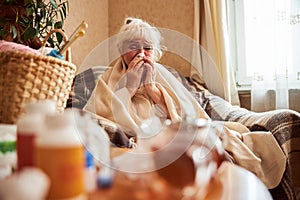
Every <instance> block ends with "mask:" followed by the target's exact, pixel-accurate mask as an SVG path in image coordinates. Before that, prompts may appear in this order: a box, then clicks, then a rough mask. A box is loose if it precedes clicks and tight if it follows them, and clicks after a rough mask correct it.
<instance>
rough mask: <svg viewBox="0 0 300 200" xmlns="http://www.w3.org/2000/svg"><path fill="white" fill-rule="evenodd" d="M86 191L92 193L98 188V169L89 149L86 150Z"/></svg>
mask: <svg viewBox="0 0 300 200" xmlns="http://www.w3.org/2000/svg"><path fill="white" fill-rule="evenodd" d="M84 174H85V177H84V178H85V191H86V192H87V193H91V192H93V191H95V189H96V188H97V169H96V165H95V163H94V158H93V156H92V154H91V153H90V152H89V151H87V150H86V151H85V173H84Z"/></svg>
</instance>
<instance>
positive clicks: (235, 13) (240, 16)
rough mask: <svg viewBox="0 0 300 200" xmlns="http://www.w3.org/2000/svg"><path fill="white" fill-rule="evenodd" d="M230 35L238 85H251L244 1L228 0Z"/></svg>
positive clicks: (232, 60)
mask: <svg viewBox="0 0 300 200" xmlns="http://www.w3.org/2000/svg"><path fill="white" fill-rule="evenodd" d="M227 13H228V15H227V16H228V19H227V21H228V35H229V40H230V46H231V49H230V50H231V52H230V55H231V62H232V65H233V67H234V75H235V80H236V85H237V87H238V89H239V88H245V87H249V86H251V82H252V77H251V76H247V64H246V53H245V51H246V48H245V27H244V1H241V0H227Z"/></svg>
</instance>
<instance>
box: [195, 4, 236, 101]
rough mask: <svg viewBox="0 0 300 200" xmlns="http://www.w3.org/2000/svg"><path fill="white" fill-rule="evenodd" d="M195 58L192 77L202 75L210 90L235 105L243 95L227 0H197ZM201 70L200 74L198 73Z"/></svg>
mask: <svg viewBox="0 0 300 200" xmlns="http://www.w3.org/2000/svg"><path fill="white" fill-rule="evenodd" d="M194 8H195V10H194V13H195V17H194V22H195V27H194V28H195V29H194V30H195V33H194V39H195V40H196V41H197V42H198V44H200V45H201V48H200V49H199V48H197V47H195V49H194V57H193V58H194V61H193V63H198V64H197V65H196V66H195V67H196V69H194V70H193V68H192V71H191V73H192V74H191V76H192V77H193V76H194V75H195V74H197V73H198V74H199V73H200V74H201V75H202V77H200V78H201V79H204V81H205V83H206V85H207V87H208V89H209V90H210V92H212V93H213V94H215V95H218V96H220V97H223V98H224V99H226V100H227V101H229V102H230V103H232V104H234V105H239V104H240V102H239V97H238V92H237V88H236V85H235V80H234V76H233V69H232V64H231V60H230V55H229V53H230V51H229V37H228V34H227V33H228V28H227V16H226V15H227V13H226V11H227V9H226V1H215V0H214V1H210V0H194ZM195 72H197V73H195Z"/></svg>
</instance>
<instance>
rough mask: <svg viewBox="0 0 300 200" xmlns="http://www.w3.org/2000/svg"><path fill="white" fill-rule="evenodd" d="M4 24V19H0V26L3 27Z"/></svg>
mask: <svg viewBox="0 0 300 200" xmlns="http://www.w3.org/2000/svg"><path fill="white" fill-rule="evenodd" d="M4 24H5V18H3V17H0V25H4Z"/></svg>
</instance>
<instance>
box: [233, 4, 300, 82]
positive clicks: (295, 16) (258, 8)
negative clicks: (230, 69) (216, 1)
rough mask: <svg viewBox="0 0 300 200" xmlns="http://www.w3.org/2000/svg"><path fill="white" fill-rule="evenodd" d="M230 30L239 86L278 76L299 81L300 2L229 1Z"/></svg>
mask: <svg viewBox="0 0 300 200" xmlns="http://www.w3.org/2000/svg"><path fill="white" fill-rule="evenodd" d="M228 27H229V35H230V43H231V51H232V52H231V55H232V60H233V64H234V66H235V77H236V82H237V85H238V86H247V85H248V86H249V85H251V82H252V79H253V78H255V76H256V77H260V76H261V77H263V76H266V75H269V76H272V77H275V74H276V75H278V74H284V75H286V76H289V79H290V80H291V82H293V83H295V84H296V82H299V81H297V80H300V57H299V56H297V55H296V54H297V52H300V37H299V35H300V1H299V0H228ZM292 85H293V84H291V86H292Z"/></svg>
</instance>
